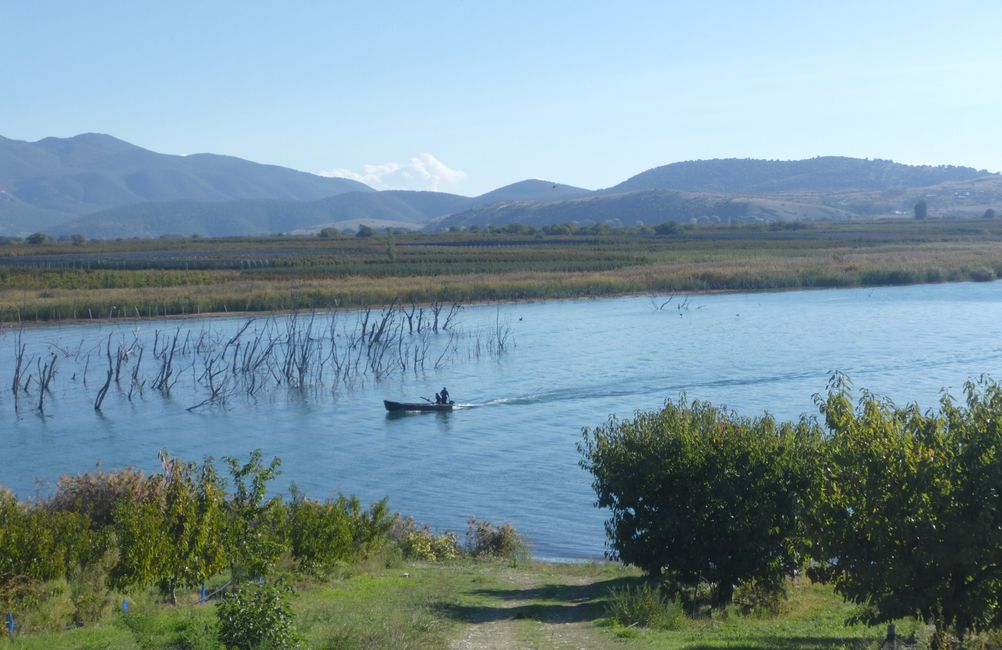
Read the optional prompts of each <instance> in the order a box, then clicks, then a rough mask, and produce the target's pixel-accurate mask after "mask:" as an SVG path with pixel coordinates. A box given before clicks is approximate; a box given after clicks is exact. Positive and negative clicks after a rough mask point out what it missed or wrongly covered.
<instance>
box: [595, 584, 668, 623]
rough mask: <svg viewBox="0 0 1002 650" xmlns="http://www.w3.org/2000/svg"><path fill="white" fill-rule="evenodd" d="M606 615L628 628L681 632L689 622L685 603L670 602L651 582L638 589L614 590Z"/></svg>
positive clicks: (611, 593) (637, 587)
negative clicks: (686, 620) (682, 627)
mask: <svg viewBox="0 0 1002 650" xmlns="http://www.w3.org/2000/svg"><path fill="white" fill-rule="evenodd" d="M605 611H606V615H607V616H608V617H609V618H610V619H611V620H612V621H614V622H616V623H618V624H619V625H623V626H625V627H633V626H637V625H639V626H641V627H649V628H653V629H658V630H677V629H679V628H680V627H681V626H682V623H683V621H684V620H685V611H684V609H683V607H682V603H681V602H679V600H678V599H677V598H676V599H674V600H668V599H667V598H665V597H664V596H663V595H662V594H661V591H660V589H658V588H657V587H656V586H654V585H652V584H651V583H649V582H645V583H644V584H641V585H638V586H634V587H613V588H612V589H610V590H609V600H608V602H607V603H606V606H605Z"/></svg>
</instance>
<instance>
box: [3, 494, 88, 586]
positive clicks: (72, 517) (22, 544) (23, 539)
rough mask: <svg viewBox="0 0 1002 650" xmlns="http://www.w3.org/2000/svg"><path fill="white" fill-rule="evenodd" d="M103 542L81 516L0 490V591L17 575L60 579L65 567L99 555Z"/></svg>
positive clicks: (32, 578)
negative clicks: (28, 502) (32, 503)
mask: <svg viewBox="0 0 1002 650" xmlns="http://www.w3.org/2000/svg"><path fill="white" fill-rule="evenodd" d="M106 543H107V540H106V537H105V536H104V535H101V534H98V533H95V532H94V531H92V530H91V529H90V521H89V520H88V519H87V518H86V517H84V516H83V515H80V514H76V513H72V512H50V511H48V510H46V509H44V508H40V507H30V506H27V505H24V504H21V503H18V502H17V499H16V498H15V497H14V495H13V494H12V493H10V492H7V491H2V492H0V591H2V590H4V589H5V588H6V587H5V585H8V584H15V583H16V582H17V579H18V577H19V576H21V577H24V578H27V579H29V580H36V581H45V580H53V579H56V578H63V577H65V576H66V572H67V570H68V569H70V568H72V567H75V566H78V565H86V564H89V563H91V562H93V561H95V560H96V559H97V558H98V557H100V555H101V553H102V552H103V550H104V548H105V546H106Z"/></svg>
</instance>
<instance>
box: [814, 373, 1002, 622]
mask: <svg viewBox="0 0 1002 650" xmlns="http://www.w3.org/2000/svg"><path fill="white" fill-rule="evenodd" d="M964 395H965V400H964V402H963V403H959V404H958V403H957V402H955V401H954V399H953V398H951V397H950V396H949V395H944V396H943V397H942V399H941V402H940V410H939V412H938V413H937V412H932V411H930V412H925V413H923V412H922V411H920V409H919V407H918V406H917V405H915V404H910V405H908V406H906V407H904V408H899V407H896V406H895V405H894V404H892V403H891V402H889V401H886V400H880V399H878V398H876V397H874V396H873V395H871V394H869V393H866V392H864V393H863V394H862V398H861V399H860V400H859V402H858V404H856V405H854V404H853V401H852V392H851V386H850V384H849V382H848V380H847V379H846V378H845V377H843V376H836V377H835V378H833V381H832V383H831V384H830V385H829V390H828V394H827V396H826V397H825V398H824V399H822V398H820V397H819V398H818V401H819V406H820V408H821V412H822V413H823V414H824V417H825V420H826V423H827V426H828V428H829V429H830V432H831V433H830V440H829V442H828V444H827V445H826V451H825V455H824V471H823V472H822V473H821V476H822V477H823V480H822V481H821V483H820V484H819V486H818V487H819V490H820V492H819V495H818V498H817V508H816V510H815V512H814V518H813V523H812V529H813V530H812V532H813V535H812V536H813V538H814V540H815V544H816V548H815V555H816V557H818V558H819V559H823V560H830V564H828V565H826V566H824V567H822V568H823V570H819V571H816V573H818V574H819V575H820V576H821V577H827V578H830V579H831V580H833V582H834V585H835V589H836V591H838V593H840V594H841V595H842V596H844V597H845V598H847V599H848V600H850V601H852V602H854V603H858V604H861V605H863V606H864V608H863V610H862V614H861V618H862V619H863V620H866V621H870V622H881V621H890V620H893V619H895V618H898V617H902V616H909V615H912V614H914V613H916V612H918V613H919V614H920V615H921V616H922V617H923V618H924V619H925V620H927V621H931V622H934V623H935V624H936V626H937V629H938V630H939V632H940V634H941V635H942V634H943V633H945V631H946V630H948V629H952V630H953V631H954V632H955V633H957V634H958V635H959V636H960V637H961V638H963V637H964V636H965V635H966V634H967V633H968V632H970V631H972V630H983V629H988V628H995V627H999V626H1000V625H1002V602H1000V596H999V594H1002V387H1000V386H999V385H998V384H997V383H996V382H994V381H991V380H989V379H986V378H982V379H981V380H980V381H978V382H976V383H975V382H968V383H967V384H966V385H965V388H964Z"/></svg>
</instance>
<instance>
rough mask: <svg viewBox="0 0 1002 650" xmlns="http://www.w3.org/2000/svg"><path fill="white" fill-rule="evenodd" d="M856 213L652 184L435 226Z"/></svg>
mask: <svg viewBox="0 0 1002 650" xmlns="http://www.w3.org/2000/svg"><path fill="white" fill-rule="evenodd" d="M850 217H852V214H850V213H848V212H846V211H845V210H840V209H838V208H834V207H827V206H819V205H812V204H801V203H798V202H796V201H792V200H786V201H783V200H774V199H769V198H744V199H736V198H734V197H731V196H727V195H723V194H706V193H694V192H673V191H667V190H649V191H641V192H622V193H616V194H613V193H605V194H591V195H588V196H584V197H580V198H573V199H567V200H563V201H545V202H517V203H495V204H492V205H488V206H483V207H476V208H471V209H469V210H465V211H463V212H459V213H457V214H453V215H449V216H447V217H444V218H442V219H439V220H436V221H435V222H434V223H433V224H432V227H434V228H450V227H461V228H468V227H470V226H479V227H483V226H485V225H487V224H494V225H496V226H503V225H507V224H511V223H522V224H526V225H530V226H544V225H548V224H554V223H567V222H571V221H573V222H577V223H579V224H583V225H591V224H595V223H602V222H605V223H610V224H612V225H616V226H635V225H640V224H658V223H662V222H665V221H685V222H688V221H689V220H691V219H696V220H706V219H715V220H717V221H731V220H766V221H790V220H797V219H822V218H825V219H846V218H850Z"/></svg>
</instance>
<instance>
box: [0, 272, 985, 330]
mask: <svg viewBox="0 0 1002 650" xmlns="http://www.w3.org/2000/svg"><path fill="white" fill-rule="evenodd" d="M1000 280H1002V279H1000V278H996V279H992V280H972V279H970V278H963V279H958V280H944V281H941V282H913V283H907V284H859V285H850V286H841V287H803V286H790V287H776V288H768V289H699V290H694V291H675V292H670V293H669V292H664V291H627V292H610V293H603V294H581V295H576V296H555V297H552V298H525V299H501V300H472V301H470V302H462V301H448V302H447V303H445V302H443V303H442V304H450V305H451V304H459V305H460V306H461V307H467V306H471V307H474V306H482V305H519V304H533V303H540V302H570V301H580V300H604V299H610V300H611V299H616V298H629V297H641V296H649V297H661V296H672V297H674V296H682V297H689V296H714V295H735V294H737V295H741V294H747V295H755V294H769V293H792V292H797V291H804V292H807V291H811V292H813V291H837V290H852V289H883V288H895V287H914V286H932V285H941V284H963V283H972V284H985V283H989V284H990V283H992V282H999V281H1000ZM393 304H395V303H379V304H372V305H368V306H365V307H363V306H358V307H322V308H310V309H306V308H304V309H275V310H268V311H208V312H202V313H197V314H170V315H167V316H156V317H153V318H146V317H138V318H136V317H132V316H129V317H122V318H112V317H108V316H101V317H98V318H77V319H72V318H67V319H62V320H35V321H28V320H20V321H13V320H9V321H8V320H0V336H2V335H3V334H4V332H5V331H17V330H20V329H45V328H58V327H63V326H66V327H76V326H80V325H108V324H129V323H133V324H138V323H154V322H161V321H162V322H173V321H189V320H221V319H224V318H238V319H253V318H258V317H260V318H266V317H271V316H289V315H292V314H329V313H333V312H338V311H342V310H343V311H346V312H361V311H364V310H365V309H374V310H383V309H386V308H387V307H389V306H390V305H393ZM407 304H408V305H410V304H411V303H407ZM414 304H415V305H417V307H418V308H428V307H430V306H431V305H432V304H434V303H432V302H418V303H414Z"/></svg>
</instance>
